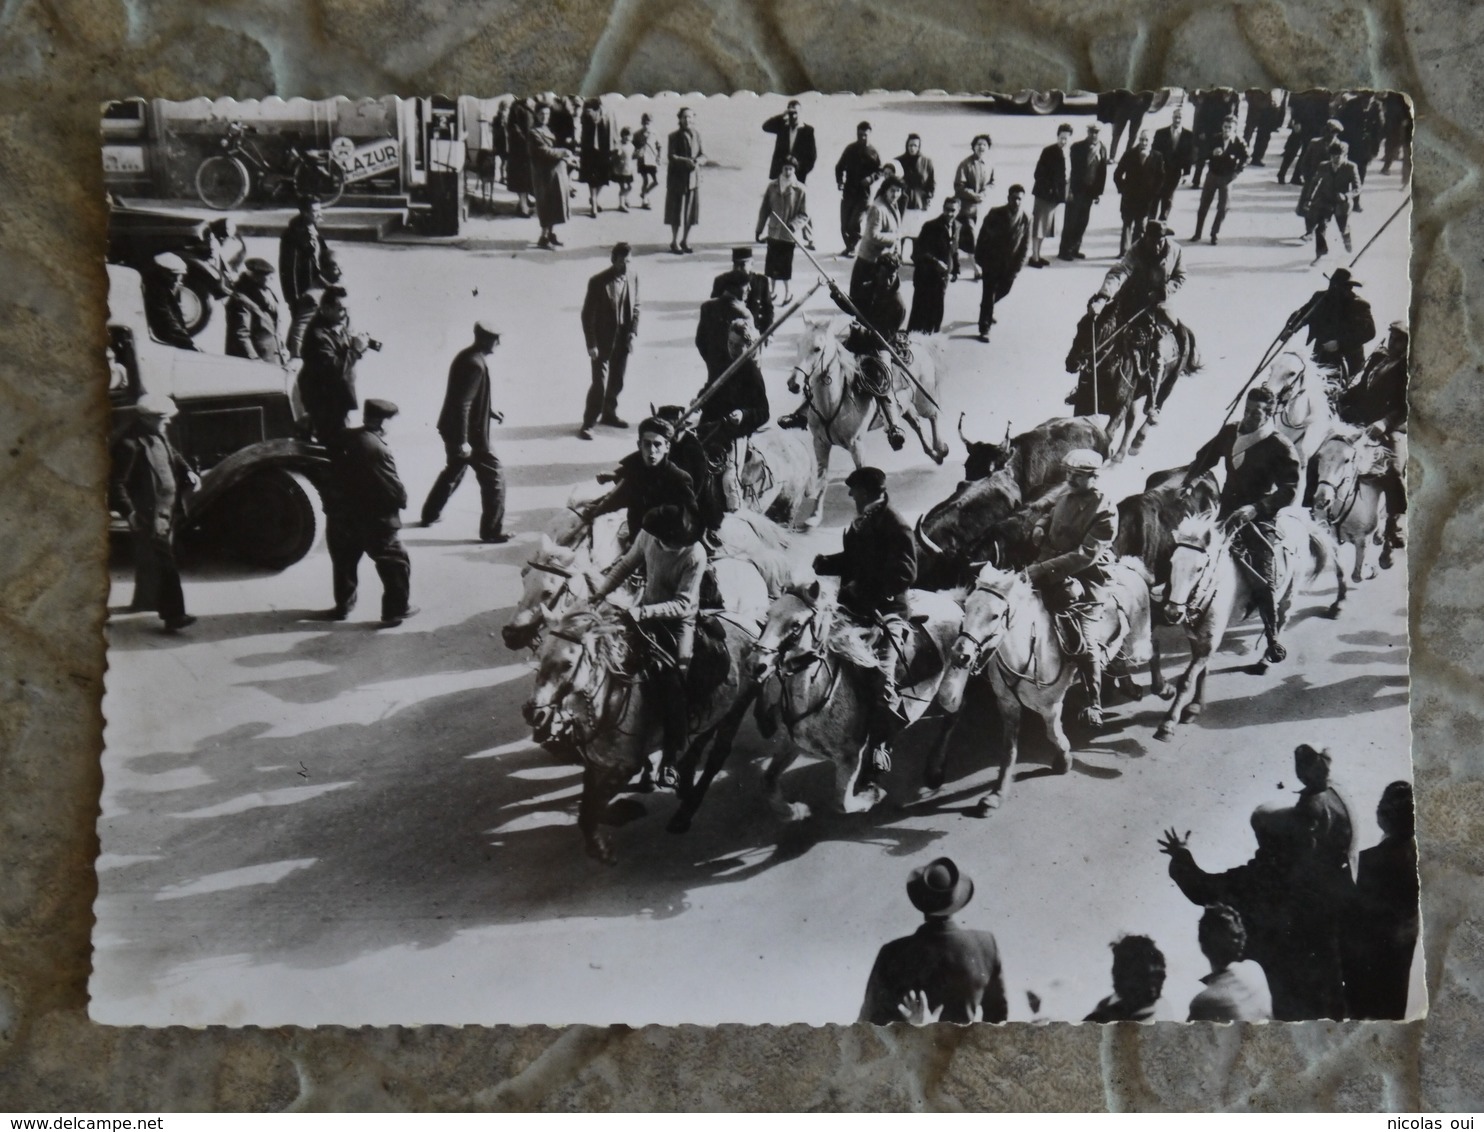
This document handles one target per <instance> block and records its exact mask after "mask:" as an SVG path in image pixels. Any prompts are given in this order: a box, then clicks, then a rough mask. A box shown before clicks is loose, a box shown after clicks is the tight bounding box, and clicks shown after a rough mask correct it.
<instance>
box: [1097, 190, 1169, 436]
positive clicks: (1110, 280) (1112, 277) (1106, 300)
mask: <svg viewBox="0 0 1484 1132" xmlns="http://www.w3.org/2000/svg"><path fill="white" fill-rule="evenodd" d="M1174 232H1175V230H1174V229H1173V228H1171V227H1170V226H1169V225H1168V224H1166V223H1164V222H1163V221H1160V220H1147V221H1145V223H1144V230H1143V232H1141V233H1140V235H1139V238H1138V240H1136V241H1135V242H1134V244H1133V246H1132V247H1130V248H1129V250H1128V251H1127V252H1126V253H1125V254H1124V255H1123V256H1121V257H1120V258H1119V260H1118V262H1117V263H1115V264H1114V265H1113V266H1112V267H1111V268H1110V269H1109V270H1108V274H1107V275H1106V276H1104V278H1103V285H1102V286H1101V287H1099V288H1098V290H1097V293H1096V294H1095V295H1093V297H1092V298H1090V299H1088V300H1087V310H1088V313H1090V314H1091V315H1092V318H1093V326H1094V327H1096V328H1097V329H1098V331H1099V333H1098V334H1097V336H1096V338H1095V339H1093V340H1091V341H1089V342H1088V343H1087V349H1092V348H1093V347H1094V346H1095V345H1096V344H1097V343H1098V342H1107V341H1109V340H1110V339H1109V336H1110V335H1112V334H1116V333H1118V332H1119V331H1120V330H1124V328H1127V329H1126V330H1124V332H1125V333H1127V334H1129V335H1130V344H1129V347H1128V349H1129V352H1130V354H1131V356H1132V357H1133V358H1134V359H1136V361H1137V363H1138V365H1139V367H1140V369H1141V370H1142V371H1143V373H1144V377H1145V379H1146V380H1147V382H1148V385H1149V396H1148V397H1147V398H1146V400H1145V403H1144V415H1145V416H1146V417H1148V418H1149V420H1150V421H1151V422H1153V421H1157V420H1158V419H1159V408H1160V405H1161V404H1162V403H1163V401H1164V398H1165V397H1167V396H1168V395H1169V389H1168V388H1166V389H1160V388H1159V387H1158V382H1159V376H1160V375H1159V367H1158V365H1157V364H1156V363H1154V361H1153V360H1152V359H1153V357H1154V355H1155V346H1156V343H1158V341H1159V339H1160V337H1161V336H1162V335H1164V334H1166V333H1169V334H1173V335H1174V336H1175V337H1176V338H1177V339H1178V340H1179V341H1180V343H1181V348H1182V352H1184V351H1185V350H1188V349H1189V344H1188V342H1187V341H1186V338H1187V334H1186V332H1185V329H1184V327H1183V326H1181V325H1180V323H1179V322H1177V321H1176V320H1175V319H1174V318H1173V317H1172V316H1171V315H1170V312H1169V310H1168V309H1166V307H1165V303H1166V301H1167V300H1168V299H1169V297H1170V296H1171V295H1173V294H1174V293H1175V292H1176V291H1178V290H1179V289H1180V288H1181V286H1183V285H1184V283H1185V264H1184V263H1183V261H1182V260H1181V256H1180V248H1179V245H1177V244H1176V243H1175V242H1174V241H1173V240H1171V239H1170V237H1171V236H1172V235H1174ZM1110 300H1111V302H1110ZM1105 308H1106V314H1105V313H1104V310H1105ZM1145 314H1147V315H1148V316H1149V317H1148V318H1147V319H1145V318H1143V317H1141V316H1143V315H1145ZM1074 360H1075V362H1076V368H1077V369H1078V370H1079V372H1080V375H1081V376H1080V377H1079V378H1078V383H1077V389H1076V391H1075V392H1074V393H1073V395H1072V403H1073V404H1076V405H1083V404H1091V403H1092V397H1091V385H1092V369H1093V367H1092V366H1089V365H1087V364H1086V359H1085V358H1080V359H1079V358H1076V354H1075V353H1074V357H1073V358H1071V359H1068V363H1069V364H1068V368H1069V369H1071V368H1073V364H1072V363H1073V362H1074Z"/></svg>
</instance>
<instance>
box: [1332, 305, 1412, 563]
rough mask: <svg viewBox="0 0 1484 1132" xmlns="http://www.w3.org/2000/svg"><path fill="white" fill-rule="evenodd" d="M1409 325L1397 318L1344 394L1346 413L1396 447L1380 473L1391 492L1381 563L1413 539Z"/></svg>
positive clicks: (1387, 494)
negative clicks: (1410, 516) (1410, 528)
mask: <svg viewBox="0 0 1484 1132" xmlns="http://www.w3.org/2000/svg"><path fill="white" fill-rule="evenodd" d="M1407 340H1408V336H1407V327H1406V325H1405V324H1404V323H1401V322H1393V323H1392V324H1391V326H1390V328H1389V329H1388V331H1387V335H1386V343H1385V344H1384V345H1382V346H1380V347H1378V348H1377V349H1376V351H1375V352H1374V353H1373V354H1371V356H1370V358H1369V359H1367V361H1366V364H1365V369H1363V370H1362V371H1361V373H1360V376H1359V377H1358V378H1357V379H1356V380H1355V384H1354V385H1352V386H1350V388H1349V389H1347V390H1345V392H1344V393H1342V394H1341V395H1340V402H1339V405H1338V406H1337V407H1338V409H1339V415H1340V419H1341V420H1343V421H1344V422H1345V423H1346V424H1352V425H1358V426H1360V427H1361V428H1364V429H1365V430H1366V431H1367V433H1368V434H1369V435H1370V437H1371V438H1372V439H1373V440H1378V441H1380V442H1381V443H1382V444H1384V445H1385V446H1386V448H1387V449H1388V451H1389V452H1390V457H1391V458H1390V459H1389V460H1388V461H1387V468H1386V471H1385V472H1384V473H1383V474H1382V475H1381V476H1380V481H1381V490H1382V492H1384V493H1385V497H1386V547H1385V549H1384V551H1383V553H1382V555H1381V564H1382V565H1383V566H1386V565H1390V562H1391V550H1392V549H1393V548H1400V547H1403V546H1406V545H1407V535H1406V523H1407V490H1406V484H1405V481H1404V479H1403V476H1404V474H1405V471H1406V467H1407Z"/></svg>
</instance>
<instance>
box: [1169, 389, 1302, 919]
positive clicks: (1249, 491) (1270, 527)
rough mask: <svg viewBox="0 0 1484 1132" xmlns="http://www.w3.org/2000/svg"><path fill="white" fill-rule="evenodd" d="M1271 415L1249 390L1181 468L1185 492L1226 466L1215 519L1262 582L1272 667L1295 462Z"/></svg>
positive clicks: (1259, 595)
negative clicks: (1231, 420)
mask: <svg viewBox="0 0 1484 1132" xmlns="http://www.w3.org/2000/svg"><path fill="white" fill-rule="evenodd" d="M1272 411H1273V394H1272V392H1271V391H1270V390H1269V389H1267V388H1266V387H1265V386H1261V385H1259V386H1255V387H1254V388H1253V389H1251V390H1250V391H1249V392H1248V393H1247V404H1246V407H1245V408H1244V410H1243V413H1242V419H1241V420H1240V421H1239V422H1237V423H1235V424H1228V425H1225V426H1223V427H1222V429H1221V431H1220V432H1218V433H1217V434H1216V435H1215V436H1214V437H1212V438H1211V439H1210V440H1209V441H1207V442H1206V443H1205V444H1204V445H1202V446H1201V449H1200V451H1198V452H1197V453H1196V454H1195V459H1194V460H1193V461H1191V463H1190V465H1189V467H1187V468H1186V471H1185V484H1186V486H1187V487H1188V486H1190V485H1191V484H1193V483H1195V481H1196V480H1197V479H1198V478H1199V477H1200V476H1201V475H1202V474H1203V473H1205V472H1208V471H1210V470H1211V469H1212V468H1214V467H1215V466H1216V465H1217V463H1220V462H1224V463H1225V465H1226V482H1225V483H1224V484H1222V487H1221V508H1220V511H1219V514H1218V517H1219V518H1220V519H1221V521H1222V522H1223V523H1224V524H1226V527H1227V529H1228V530H1234V531H1235V532H1236V537H1235V539H1234V540H1233V550H1234V551H1235V552H1237V553H1238V554H1240V555H1241V556H1242V558H1243V559H1244V560H1245V566H1244V569H1248V570H1249V571H1250V575H1251V576H1255V577H1256V578H1259V579H1261V580H1262V585H1260V586H1257V587H1255V589H1256V592H1255V593H1254V594H1253V597H1254V599H1255V601H1256V603H1257V611H1258V613H1259V614H1260V615H1261V617H1262V624H1263V631H1264V632H1265V633H1266V634H1267V638H1268V648H1267V652H1266V653H1265V654H1264V656H1265V658H1266V659H1267V660H1268V661H1269V662H1271V663H1273V664H1277V663H1279V662H1280V661H1282V660H1283V659H1284V657H1286V656H1287V655H1288V650H1286V649H1285V648H1284V647H1283V646H1282V645H1281V644H1280V643H1279V642H1278V619H1277V610H1276V606H1275V602H1274V591H1275V587H1276V585H1277V562H1276V557H1277V551H1276V550H1275V547H1276V546H1277V543H1278V541H1279V538H1278V532H1277V528H1276V526H1275V522H1276V519H1277V515H1278V512H1279V511H1281V510H1282V509H1283V508H1284V507H1287V506H1288V505H1289V504H1290V503H1292V502H1293V501H1294V499H1295V498H1296V497H1297V495H1298V484H1299V459H1298V453H1297V452H1296V451H1295V450H1294V447H1293V445H1292V444H1291V443H1290V442H1289V440H1288V438H1287V437H1286V436H1284V435H1283V434H1282V433H1281V432H1279V431H1277V429H1275V428H1274V427H1273V422H1272ZM1206 903H1211V902H1210V901H1206Z"/></svg>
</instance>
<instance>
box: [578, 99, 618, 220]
mask: <svg viewBox="0 0 1484 1132" xmlns="http://www.w3.org/2000/svg"><path fill="white" fill-rule="evenodd" d="M615 136H616V133H615V131H614V129H613V116H612V115H611V114H609V113H608V112H607V111H606V110H604V109H603V104H602V103H601V102H600V101H598V99H596V98H589V99H588V100H587V103H586V104H585V105H584V106H583V108H582V144H581V147H580V148H579V150H578V159H577V179H578V180H579V181H581V182H582V183H583V184H585V185H586V186H587V203H588V209H589V210H590V212H591V214H592V215H593V216H597V215H598V213H599V212H601V211H602V207H601V206H600V205H599V204H598V193H599V192H600V191H601V190H602V188H603V186H604V185H606V184H608V182H609V180H610V179H611V170H612V166H613V156H612V154H613V139H614V138H615Z"/></svg>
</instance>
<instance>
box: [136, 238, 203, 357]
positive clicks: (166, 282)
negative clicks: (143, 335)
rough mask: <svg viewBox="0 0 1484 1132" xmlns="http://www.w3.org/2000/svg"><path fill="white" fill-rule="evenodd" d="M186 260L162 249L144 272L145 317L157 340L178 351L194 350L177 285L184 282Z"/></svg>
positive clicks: (179, 285)
mask: <svg viewBox="0 0 1484 1132" xmlns="http://www.w3.org/2000/svg"><path fill="white" fill-rule="evenodd" d="M185 275H186V261H185V260H183V259H181V258H180V256H178V255H176V254H175V253H174V252H162V253H161V254H159V255H157V256H155V259H154V263H153V264H151V265H150V267H149V269H148V270H147V271H145V273H144V318H145V322H147V323H148V324H149V332H150V334H152V335H153V336H154V337H155V338H156V339H157V340H159V341H161V342H163V343H165V344H166V345H167V346H174V347H175V348H176V349H177V350H194V349H195V348H196V343H195V341H194V340H193V339H192V338H191V333H190V331H189V330H187V329H186V323H185V315H184V314H183V313H182V312H181V309H180V288H181V285H182V284H183V283H184V282H185Z"/></svg>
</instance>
